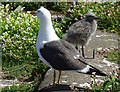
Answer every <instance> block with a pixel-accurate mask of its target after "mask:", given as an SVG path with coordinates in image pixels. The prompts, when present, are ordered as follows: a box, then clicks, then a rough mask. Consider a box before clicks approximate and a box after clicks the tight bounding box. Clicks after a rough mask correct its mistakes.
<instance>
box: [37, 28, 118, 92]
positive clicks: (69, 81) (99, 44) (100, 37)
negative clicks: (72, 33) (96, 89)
mask: <svg viewBox="0 0 120 92" xmlns="http://www.w3.org/2000/svg"><path fill="white" fill-rule="evenodd" d="M117 37H118V36H117V35H115V34H113V33H107V32H101V31H99V30H97V31H96V34H95V35H94V37H92V39H91V41H90V42H89V44H87V45H86V46H85V56H87V57H92V50H93V49H94V48H95V49H97V48H112V47H114V48H118V38H117ZM80 47H81V46H80ZM95 55H96V56H95V59H87V62H88V63H89V64H91V65H93V66H95V67H97V68H98V69H100V70H101V71H104V72H106V73H109V72H112V68H114V67H115V66H117V64H115V63H112V66H108V65H107V64H106V63H105V62H103V60H104V59H105V58H104V57H103V56H102V55H98V54H97V53H96V54H95ZM57 78H58V71H57V75H56V81H57ZM103 78H104V77H101V79H103ZM52 81H53V69H49V70H48V71H47V73H46V75H45V77H44V80H43V81H42V83H41V84H40V86H39V89H38V91H39V92H56V91H55V90H57V92H61V91H60V90H62V92H66V90H67V92H72V91H70V87H69V86H70V85H74V86H76V87H78V89H79V90H85V89H84V88H81V87H80V85H81V84H84V83H86V82H88V81H91V76H90V75H86V74H81V73H77V72H72V71H62V75H61V80H60V83H61V84H62V85H57V86H55V87H51V86H49V84H52ZM48 89H49V90H50V91H46V90H48Z"/></svg>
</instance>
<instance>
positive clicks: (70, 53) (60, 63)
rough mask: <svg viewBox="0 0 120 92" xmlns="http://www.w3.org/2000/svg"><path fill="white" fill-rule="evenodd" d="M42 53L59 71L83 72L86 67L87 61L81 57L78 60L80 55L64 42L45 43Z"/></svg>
mask: <svg viewBox="0 0 120 92" xmlns="http://www.w3.org/2000/svg"><path fill="white" fill-rule="evenodd" d="M40 53H41V55H42V56H43V58H44V59H45V60H46V61H47V62H49V63H50V65H52V67H53V68H54V69H57V70H82V69H84V68H85V67H86V64H84V63H83V62H84V61H85V59H84V58H83V57H82V56H81V60H78V58H79V55H80V53H79V52H78V51H77V50H76V49H75V48H74V47H72V45H71V44H69V43H68V42H66V41H64V40H59V41H51V42H48V43H45V44H44V48H42V49H40ZM81 61H82V62H81Z"/></svg>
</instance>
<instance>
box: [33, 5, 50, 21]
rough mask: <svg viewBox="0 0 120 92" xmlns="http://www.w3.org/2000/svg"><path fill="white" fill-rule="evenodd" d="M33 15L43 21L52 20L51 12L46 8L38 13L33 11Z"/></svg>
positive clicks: (40, 9)
mask: <svg viewBox="0 0 120 92" xmlns="http://www.w3.org/2000/svg"><path fill="white" fill-rule="evenodd" d="M31 14H32V15H36V16H37V17H38V19H39V20H43V21H48V20H51V13H50V11H49V10H47V9H46V8H44V7H43V6H42V7H41V8H39V9H38V10H37V11H32V12H31Z"/></svg>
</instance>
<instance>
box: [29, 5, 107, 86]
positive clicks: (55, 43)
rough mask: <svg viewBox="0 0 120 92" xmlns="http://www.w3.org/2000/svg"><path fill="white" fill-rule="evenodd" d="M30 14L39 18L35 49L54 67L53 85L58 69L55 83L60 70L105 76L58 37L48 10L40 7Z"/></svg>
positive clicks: (45, 61) (44, 60)
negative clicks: (56, 71)
mask: <svg viewBox="0 0 120 92" xmlns="http://www.w3.org/2000/svg"><path fill="white" fill-rule="evenodd" d="M31 14H32V15H36V16H37V17H38V19H39V20H40V26H39V32H38V37H37V42H36V49H37V53H38V55H39V57H40V58H41V59H42V61H43V62H44V63H45V64H46V65H47V66H49V67H51V68H53V69H54V80H53V85H55V84H56V83H55V77H56V73H55V70H58V71H59V77H58V81H57V83H58V84H59V81H60V76H61V71H64V70H68V71H76V72H79V73H85V74H92V72H96V74H97V75H101V76H106V74H105V73H103V72H101V71H100V70H98V69H97V68H95V67H93V66H92V65H89V64H87V62H86V60H85V59H84V57H83V56H82V55H80V53H79V51H77V50H76V49H75V48H74V47H73V46H72V45H71V44H70V43H69V42H67V41H65V40H62V39H60V38H59V37H58V36H57V35H56V33H55V30H54V29H53V26H52V21H51V14H50V12H49V10H47V9H46V8H44V7H41V8H40V9H38V10H37V11H31Z"/></svg>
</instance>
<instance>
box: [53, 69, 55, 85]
mask: <svg viewBox="0 0 120 92" xmlns="http://www.w3.org/2000/svg"><path fill="white" fill-rule="evenodd" d="M53 77H54V79H53V85H55V79H56V72H55V70H54V75H53Z"/></svg>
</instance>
